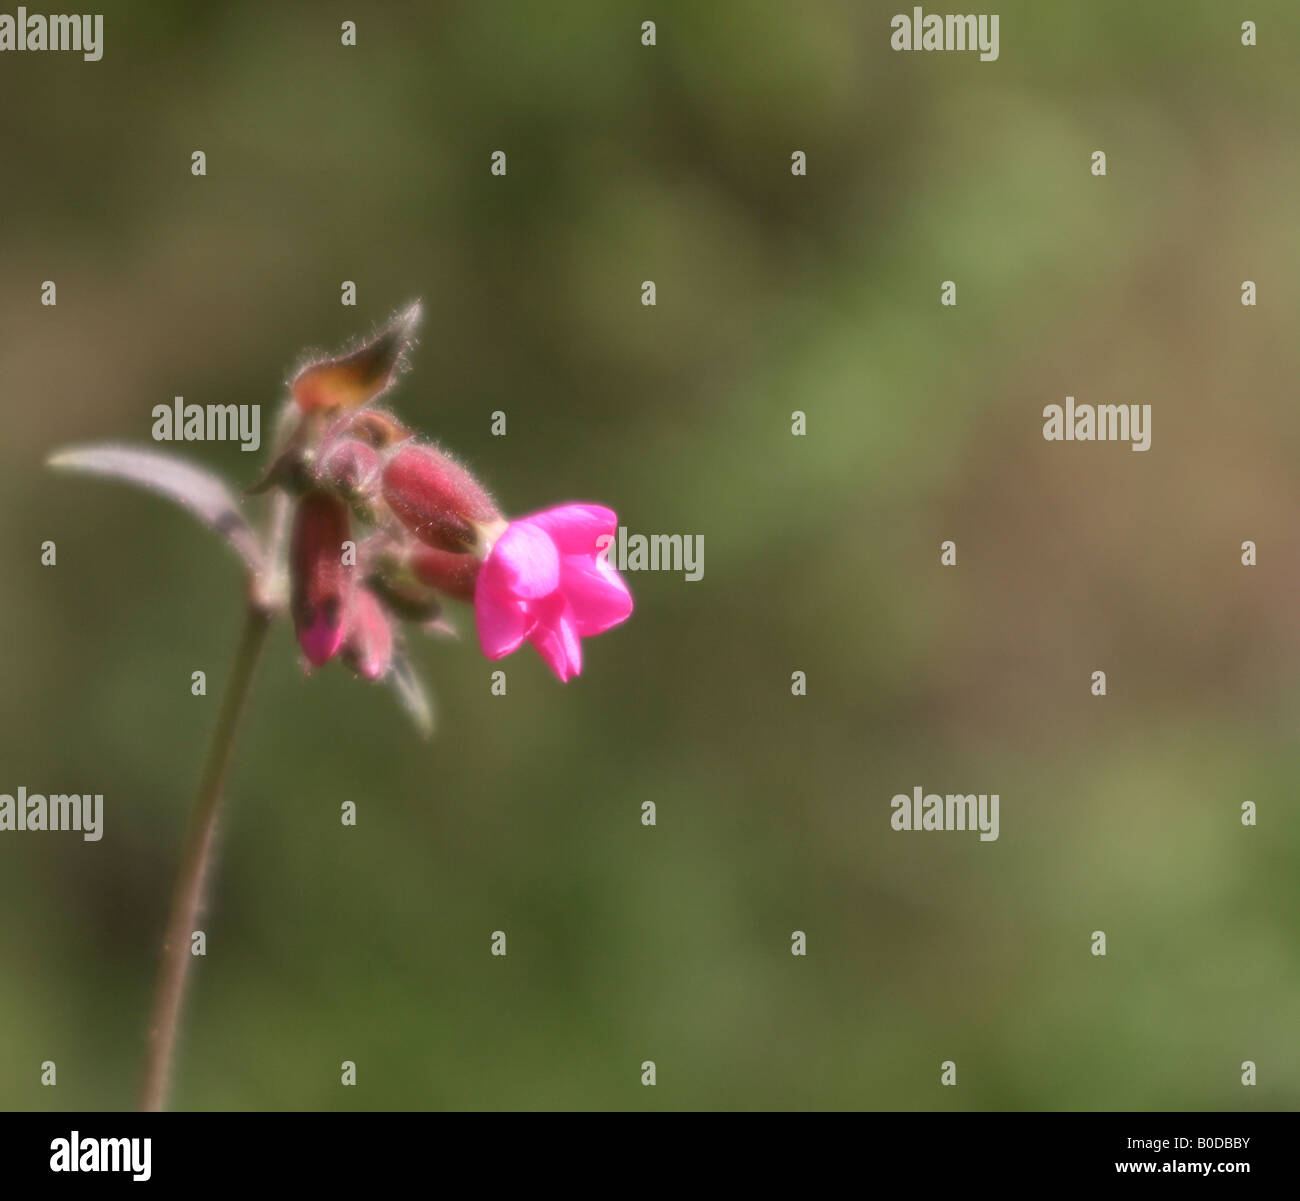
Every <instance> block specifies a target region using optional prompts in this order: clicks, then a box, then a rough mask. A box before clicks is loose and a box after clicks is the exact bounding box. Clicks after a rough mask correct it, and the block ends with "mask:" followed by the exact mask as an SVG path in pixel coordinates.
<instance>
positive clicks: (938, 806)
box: [889, 784, 998, 842]
mask: <svg viewBox="0 0 1300 1201" xmlns="http://www.w3.org/2000/svg"><path fill="white" fill-rule="evenodd" d="M924 791H925V790H924V789H923V788H922V787H921V786H920V785H919V784H918V785H917V786H916V787H915V788H914V789H913V790H912V795H911V796H908V795H907V793H905V792H900V793H899V794H898V795H897V796H896V797H895V798H894V799H893V800H892V801H890V802H889V804H890V807H891V808H892V809H893V811H894V812H893V814H892V815H891V816H890V818H889V824H890V825H891V826H893V827H894V829H895V830H978V831H979V832H980V842H996V841H997V837H998V794H997V793H996V792H995V793H992V794H989V793H984V792H981V793H980V794H979V795H978V796H977V795H976V794H975V793H973V792H971V793H965V794H962V793H949V794H948V795H947V796H939V795H938V794H936V793H931V794H930V795H929V796H926V795H924Z"/></svg>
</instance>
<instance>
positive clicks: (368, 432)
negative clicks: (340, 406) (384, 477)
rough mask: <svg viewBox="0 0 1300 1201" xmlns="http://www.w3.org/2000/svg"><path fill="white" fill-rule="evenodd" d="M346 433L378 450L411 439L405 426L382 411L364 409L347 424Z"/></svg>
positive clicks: (409, 432) (410, 434)
mask: <svg viewBox="0 0 1300 1201" xmlns="http://www.w3.org/2000/svg"><path fill="white" fill-rule="evenodd" d="M348 433H350V434H352V435H354V436H355V437H358V438H360V439H361V440H362V441H363V442H366V443H369V444H370V445H371V446H374V447H376V448H378V449H380V450H382V449H383V448H384V447H385V446H392V445H393V444H394V443H396V442H405V441H406V439H407V438H410V437H413V435H412V433H411V431H410V430H408V429H407V428H406V426H404V425H403V424H402V423H401V422H400V421H398V420H397V418H396V417H393V416H392V415H391V414H389V413H385V412H384V411H383V410H382V409H366V410H365V412H362V413H358V414H357V415H356V416H355V417H354V418H352V420H351V421H349V422H348Z"/></svg>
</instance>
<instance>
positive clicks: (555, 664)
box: [528, 607, 582, 684]
mask: <svg viewBox="0 0 1300 1201" xmlns="http://www.w3.org/2000/svg"><path fill="white" fill-rule="evenodd" d="M528 641H529V642H531V643H532V644H533V647H534V648H535V649H536V651H537V653H538V654H539V655H541V657H542V659H543V660H545V662H546V665H547V667H549V668H550V669H551V670H552V671H553V672H555V674H556V675H557V676H558V677H559V679H560V683H562V684H567V683H568V682H569V681H570V680H571V679H572V678H573V677H574V676H576V675H577V674H578V673H579V672H580V671H582V643H581V642H579V641H578V631H577V629H576V628H575V627H574V623H573V619H572V617H571V615H570V614H569V612H568V609H567V607H565V608H564V609H563V610H562V611H560V612H559V613H558V615H556V614H552V617H551V620H550V621H548V622H540V621H539V622H538V624H537V626H536V627H535V628H534V629H533V632H532V633H531V634H529V635H528Z"/></svg>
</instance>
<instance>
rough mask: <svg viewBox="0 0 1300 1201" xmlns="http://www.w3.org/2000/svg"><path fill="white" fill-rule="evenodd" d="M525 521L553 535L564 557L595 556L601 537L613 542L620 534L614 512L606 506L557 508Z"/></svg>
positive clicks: (566, 506)
mask: <svg viewBox="0 0 1300 1201" xmlns="http://www.w3.org/2000/svg"><path fill="white" fill-rule="evenodd" d="M524 520H525V521H529V522H531V523H532V524H533V525H536V526H540V527H541V528H542V529H544V530H545V531H546V532H547V533H548V534H550V536H551V538H552V539H553V540H554V542H555V545H556V546H557V547H559V549H560V553H561V554H564V555H594V554H595V553H596V552H597V551H598V550H600V549H601V547H599V546H597V545H596V542H597V539H599V538H600V536H601V535H602V534H605V535H608V536H609V537H611V538H612V537H613V536H614V535H615V534H616V533H617V532H618V518H617V517H616V516H615V515H614V510H613V509H607V508H605V507H604V506H603V505H557V506H556V507H555V508H554V509H545V510H543V511H542V512H541V513H534V514H533V515H532V516H531V517H526V518H524Z"/></svg>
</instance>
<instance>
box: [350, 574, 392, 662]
mask: <svg viewBox="0 0 1300 1201" xmlns="http://www.w3.org/2000/svg"><path fill="white" fill-rule="evenodd" d="M343 659H344V661H345V662H346V663H347V665H348V666H349V667H350V668H352V670H353V671H355V672H356V673H357V675H359V676H361V677H362V678H363V679H367V680H377V679H379V678H380V677H381V676H383V675H385V674H386V673H387V671H388V667H389V664H390V663H392V661H393V627H392V626H391V625H390V624H389V621H388V615H387V614H386V613H385V612H384V610H383V606H382V605H380V603H379V601H378V600H376V599H375V594H374V593H373V592H371V591H370V590H369V589H368V588H358V589H357V591H356V593H355V594H354V596H353V598H352V604H351V606H350V607H349V609H348V622H347V634H346V635H345V637H344V639H343Z"/></svg>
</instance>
